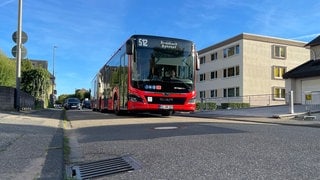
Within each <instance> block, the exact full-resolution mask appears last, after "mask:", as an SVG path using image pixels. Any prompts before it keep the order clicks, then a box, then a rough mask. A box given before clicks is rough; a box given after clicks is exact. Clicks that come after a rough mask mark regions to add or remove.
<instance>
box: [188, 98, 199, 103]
mask: <svg viewBox="0 0 320 180" xmlns="http://www.w3.org/2000/svg"><path fill="white" fill-rule="evenodd" d="M196 100H197V99H196V98H192V99H190V100H189V102H188V103H189V104H195V103H196Z"/></svg>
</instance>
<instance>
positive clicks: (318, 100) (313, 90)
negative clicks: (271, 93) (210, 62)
mask: <svg viewBox="0 0 320 180" xmlns="http://www.w3.org/2000/svg"><path fill="white" fill-rule="evenodd" d="M305 46H306V47H310V57H311V60H309V61H307V62H305V63H303V64H301V65H299V66H297V67H296V68H294V69H292V70H290V71H289V72H287V73H285V74H284V76H283V78H285V79H286V91H291V90H292V91H293V93H294V98H293V99H294V103H297V104H309V103H310V104H320V35H319V36H318V37H316V38H315V39H313V40H312V41H310V42H309V43H308V44H306V45H305Z"/></svg>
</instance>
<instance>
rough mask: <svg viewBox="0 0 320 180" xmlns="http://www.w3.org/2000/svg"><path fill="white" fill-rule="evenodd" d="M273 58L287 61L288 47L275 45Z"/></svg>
mask: <svg viewBox="0 0 320 180" xmlns="http://www.w3.org/2000/svg"><path fill="white" fill-rule="evenodd" d="M273 57H274V58H278V59H285V58H286V57H287V47H285V46H277V45H274V46H273Z"/></svg>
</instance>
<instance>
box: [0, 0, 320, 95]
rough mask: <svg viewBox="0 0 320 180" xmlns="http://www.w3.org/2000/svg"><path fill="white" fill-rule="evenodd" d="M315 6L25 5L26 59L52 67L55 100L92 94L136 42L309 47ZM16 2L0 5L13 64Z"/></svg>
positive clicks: (174, 1)
mask: <svg viewBox="0 0 320 180" xmlns="http://www.w3.org/2000/svg"><path fill="white" fill-rule="evenodd" d="M319 7H320V1H318V0H309V1H305V0H296V1H292V0H282V1H281V0H280V1H274V0H259V1H256V0H246V1H239V0H198V1H194V0H66V1H63V0H23V20H22V29H23V31H24V32H26V33H27V35H28V41H27V42H26V43H25V47H26V48H27V52H28V53H27V58H29V59H38V60H47V61H48V63H49V71H50V72H52V69H53V46H57V48H56V49H55V53H54V54H55V56H54V57H55V58H54V59H55V63H54V70H55V75H56V84H57V88H56V89H57V91H58V95H61V94H73V93H74V91H75V89H81V88H85V89H89V88H90V86H91V81H92V79H93V77H94V76H95V74H96V73H97V72H98V70H99V69H100V68H101V67H102V66H103V64H104V63H105V62H106V61H107V60H108V59H109V58H110V57H111V56H112V54H113V53H114V52H115V51H116V50H117V49H118V48H119V47H120V45H122V44H123V43H124V42H125V41H126V39H127V38H129V37H130V36H131V35H133V34H150V35H160V36H169V37H178V38H183V39H189V40H192V41H194V42H195V43H196V46H197V49H198V50H199V49H203V48H205V47H207V46H210V45H213V44H215V43H218V42H221V41H223V40H225V39H228V38H231V37H233V36H236V35H238V34H240V33H252V34H259V35H264V36H273V37H279V38H286V39H293V40H298V41H305V42H309V41H311V40H312V39H314V38H315V37H316V36H317V35H319V34H320V26H319V19H320V11H319ZM17 11H18V0H1V1H0V50H1V51H2V52H3V53H4V54H6V55H7V56H8V57H12V55H11V48H12V47H13V46H14V45H15V44H14V42H13V41H12V34H13V32H15V31H16V30H17V25H18V23H17V17H18V14H17V13H18V12H17Z"/></svg>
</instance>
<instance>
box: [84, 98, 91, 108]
mask: <svg viewBox="0 0 320 180" xmlns="http://www.w3.org/2000/svg"><path fill="white" fill-rule="evenodd" d="M82 108H87V109H91V104H90V101H89V100H84V101H83V102H82Z"/></svg>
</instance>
